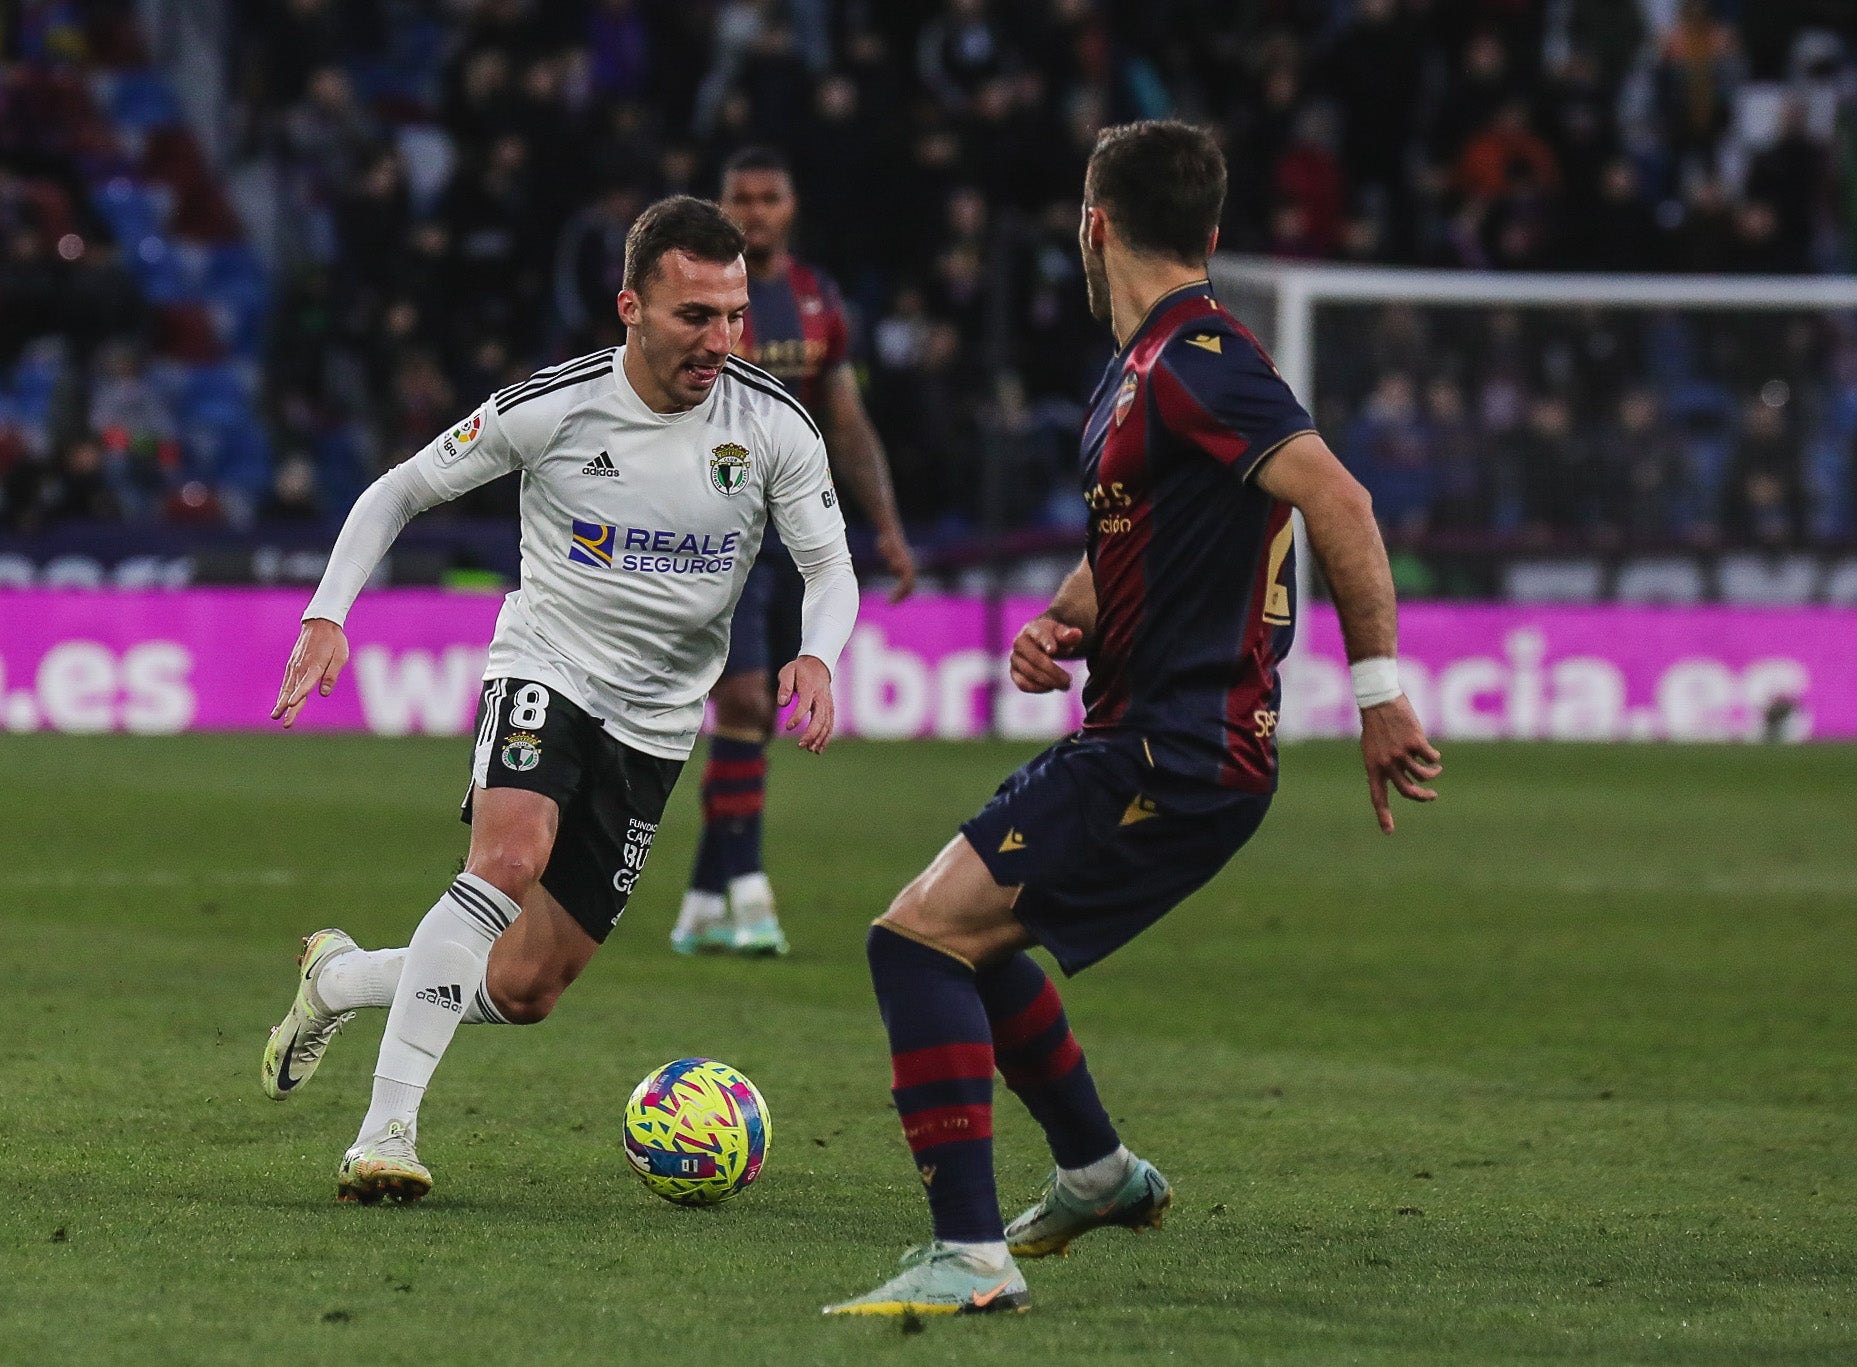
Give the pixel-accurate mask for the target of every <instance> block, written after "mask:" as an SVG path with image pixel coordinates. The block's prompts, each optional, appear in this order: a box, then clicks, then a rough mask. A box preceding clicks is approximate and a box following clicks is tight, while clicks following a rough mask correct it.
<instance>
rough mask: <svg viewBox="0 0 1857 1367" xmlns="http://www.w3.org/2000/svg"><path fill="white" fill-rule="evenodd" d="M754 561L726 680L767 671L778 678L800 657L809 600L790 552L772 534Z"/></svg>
mask: <svg viewBox="0 0 1857 1367" xmlns="http://www.w3.org/2000/svg"><path fill="white" fill-rule="evenodd" d="M767 535H768V540H769V541H772V542H773V543H774V544H772V545H768V546H763V547H762V548H761V554H760V555H759V556H757V557H755V562H754V568H753V569H751V570H749V571H748V582H747V583H745V584H743V585H742V596H741V601H740V602H738V603H737V604H736V605H735V618H734V620H733V621H732V622H730V623H729V658H728V661H727V662H726V663H725V664H724V665H723V666H722V677H723V678H725V679H726V678H728V677H730V676H731V675H735V674H753V673H756V672H757V671H761V670H765V671H767V672H768V673H770V674H773V673H778V672H779V671H780V670H781V669H782V668H784V667H785V666H786V665H787V664H788V662H790V661H791V660H792V659H793V658H794V657H795V656H797V655H798V654H799V653H800V605H801V604H802V603H803V602H804V601H805V598H806V581H805V580H804V579H803V578H801V577H800V571H799V566H797V565H795V564H794V563H793V557H792V556H791V555H789V554H787V548H786V547H785V546H782V545H781V544H780V543H779V542H778V541H774V534H773V531H772V530H771V529H770V530H769V531H768V534H767Z"/></svg>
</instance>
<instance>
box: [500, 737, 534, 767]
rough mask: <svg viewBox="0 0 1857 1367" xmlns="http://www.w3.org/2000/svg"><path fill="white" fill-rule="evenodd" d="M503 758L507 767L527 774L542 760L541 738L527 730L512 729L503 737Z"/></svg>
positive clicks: (504, 765)
mask: <svg viewBox="0 0 1857 1367" xmlns="http://www.w3.org/2000/svg"><path fill="white" fill-rule="evenodd" d="M501 758H502V760H503V767H504V768H505V769H514V770H515V771H516V772H517V773H519V774H526V773H528V772H529V770H531V769H533V768H534V767H535V766H536V765H538V764H540V763H541V762H542V742H541V738H540V737H539V736H532V735H530V734H529V733H528V732H527V731H512V732H510V733H509V734H508V735H507V736H505V737H504V738H503V753H502V756H501Z"/></svg>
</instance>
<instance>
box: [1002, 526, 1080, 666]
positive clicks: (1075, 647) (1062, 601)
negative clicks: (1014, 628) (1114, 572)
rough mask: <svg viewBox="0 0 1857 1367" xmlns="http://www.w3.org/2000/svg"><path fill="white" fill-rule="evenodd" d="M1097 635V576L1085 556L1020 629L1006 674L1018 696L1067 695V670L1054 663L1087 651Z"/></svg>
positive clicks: (1014, 640)
mask: <svg viewBox="0 0 1857 1367" xmlns="http://www.w3.org/2000/svg"><path fill="white" fill-rule="evenodd" d="M1095 633H1096V577H1095V575H1094V574H1092V573H1091V571H1090V562H1089V559H1088V558H1087V557H1086V558H1085V559H1083V560H1082V561H1080V562H1078V565H1077V568H1076V569H1074V570H1072V571H1071V572H1070V573H1069V574H1068V575H1066V576H1065V578H1064V582H1063V583H1062V584H1060V585H1058V590H1057V594H1056V596H1055V597H1053V598H1052V599H1051V606H1050V607H1048V608H1046V609H1045V610H1044V611H1043V612H1041V613H1039V614H1038V616H1036V617H1034V618H1032V620H1031V621H1029V622H1027V623H1026V624H1025V625H1024V626H1022V627H1020V628H1019V634H1018V635H1017V636H1016V637H1014V638H1013V642H1012V658H1011V661H1010V663H1009V666H1008V672H1009V673H1010V674H1011V676H1012V682H1013V683H1014V685H1015V686H1017V688H1018V690H1019V691H1020V692H1021V693H1049V692H1052V691H1053V690H1057V691H1060V692H1068V691H1069V689H1070V683H1071V679H1070V671H1069V670H1068V669H1065V668H1063V667H1062V666H1061V665H1059V664H1058V663H1057V661H1059V660H1074V659H1076V658H1077V657H1078V656H1080V655H1082V654H1083V653H1084V652H1085V651H1087V650H1088V649H1089V643H1090V637H1091V636H1093V635H1094V634H1095Z"/></svg>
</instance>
